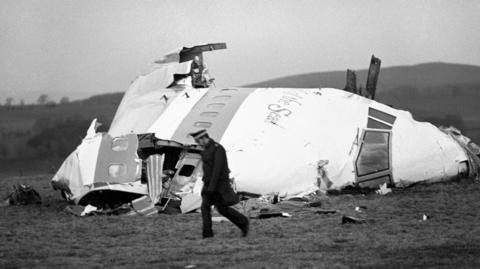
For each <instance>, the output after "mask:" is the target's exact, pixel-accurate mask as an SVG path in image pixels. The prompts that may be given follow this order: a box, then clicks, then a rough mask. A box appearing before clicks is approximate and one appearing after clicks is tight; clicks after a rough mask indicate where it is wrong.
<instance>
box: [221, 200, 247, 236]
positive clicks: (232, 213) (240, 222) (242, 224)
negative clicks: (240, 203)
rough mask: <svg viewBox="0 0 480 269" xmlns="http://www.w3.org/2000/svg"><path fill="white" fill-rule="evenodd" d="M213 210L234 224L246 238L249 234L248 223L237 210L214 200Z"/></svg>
mask: <svg viewBox="0 0 480 269" xmlns="http://www.w3.org/2000/svg"><path fill="white" fill-rule="evenodd" d="M214 205H215V208H216V209H217V210H218V213H220V214H222V215H223V216H224V217H226V218H227V219H228V220H229V221H231V222H232V223H233V224H235V225H236V226H237V227H238V228H240V230H242V235H243V236H247V235H248V232H249V222H248V218H247V217H245V216H244V215H243V214H242V213H240V212H238V211H237V210H235V209H233V208H231V207H229V206H225V205H223V203H222V202H221V200H220V199H215V201H214Z"/></svg>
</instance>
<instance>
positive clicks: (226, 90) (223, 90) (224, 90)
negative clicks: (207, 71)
mask: <svg viewBox="0 0 480 269" xmlns="http://www.w3.org/2000/svg"><path fill="white" fill-rule="evenodd" d="M228 91H238V90H237V89H222V92H228Z"/></svg>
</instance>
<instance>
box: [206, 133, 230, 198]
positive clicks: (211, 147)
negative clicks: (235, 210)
mask: <svg viewBox="0 0 480 269" xmlns="http://www.w3.org/2000/svg"><path fill="white" fill-rule="evenodd" d="M202 161H203V190H202V193H213V192H217V193H219V194H220V196H221V197H222V199H223V203H224V204H226V205H233V204H236V203H238V197H237V194H236V193H235V192H234V191H233V189H232V186H231V184H230V179H229V176H228V174H229V172H230V170H229V169H228V162H227V154H226V153H225V149H224V148H223V146H222V145H220V144H218V143H217V142H215V141H214V140H213V139H210V141H209V143H208V144H207V145H206V146H205V149H204V150H203V152H202Z"/></svg>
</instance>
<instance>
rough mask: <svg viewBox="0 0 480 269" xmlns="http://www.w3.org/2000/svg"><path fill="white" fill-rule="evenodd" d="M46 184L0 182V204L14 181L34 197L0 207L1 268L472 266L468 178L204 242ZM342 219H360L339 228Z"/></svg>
mask: <svg viewBox="0 0 480 269" xmlns="http://www.w3.org/2000/svg"><path fill="white" fill-rule="evenodd" d="M49 179H50V176H49V175H45V176H37V177H28V178H26V177H23V178H18V177H17V178H3V179H0V197H4V196H5V195H6V194H7V193H8V192H9V191H10V188H11V185H12V184H13V183H15V182H22V183H28V184H31V185H33V186H34V187H35V189H36V190H38V191H39V192H40V194H41V196H42V198H43V203H42V204H41V205H30V206H10V207H1V208H0V242H1V244H0V268H104V267H107V268H219V267H223V268H453V267H455V268H480V182H478V181H475V180H470V179H465V180H461V181H456V182H450V183H441V184H434V185H428V186H423V185H419V186H414V187H411V188H408V189H403V190H394V192H393V193H390V194H388V195H386V196H380V195H376V194H371V195H342V196H333V197H328V198H325V199H323V203H322V208H323V209H331V208H334V209H336V210H338V212H337V213H335V214H329V215H322V214H317V213H315V211H316V210H318V208H313V209H301V208H291V209H288V212H289V213H290V214H292V215H293V216H292V217H291V218H272V219H263V220H260V219H252V220H251V233H250V236H249V237H248V238H241V237H240V232H239V231H238V230H237V229H236V228H235V227H234V226H233V225H232V224H230V223H228V222H221V223H215V224H214V230H215V232H216V234H215V236H216V237H215V238H214V239H208V240H203V239H201V233H200V232H201V231H200V227H201V218H200V215H199V214H198V213H192V214H187V215H165V214H160V215H156V216H153V217H140V216H137V217H126V216H91V217H85V218H80V217H76V216H73V215H71V214H69V213H67V212H65V210H64V209H65V207H66V205H67V204H66V203H65V202H64V201H63V200H62V199H61V197H60V195H59V193H57V192H54V191H53V190H51V188H50V186H49ZM357 206H361V207H363V208H366V209H361V211H362V212H357V211H355V207H357ZM424 214H425V215H427V216H428V219H427V220H426V221H423V220H422V216H423V215H424ZM342 215H352V216H356V217H362V218H365V219H366V220H367V222H366V223H364V224H341V217H342Z"/></svg>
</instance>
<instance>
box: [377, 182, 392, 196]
mask: <svg viewBox="0 0 480 269" xmlns="http://www.w3.org/2000/svg"><path fill="white" fill-rule="evenodd" d="M391 192H392V189H390V188H388V187H387V183H384V184H383V185H380V189H378V190H377V191H376V193H377V194H380V195H387V194H389V193H391Z"/></svg>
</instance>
